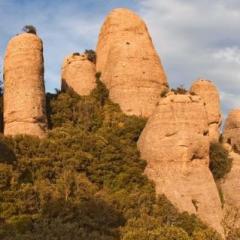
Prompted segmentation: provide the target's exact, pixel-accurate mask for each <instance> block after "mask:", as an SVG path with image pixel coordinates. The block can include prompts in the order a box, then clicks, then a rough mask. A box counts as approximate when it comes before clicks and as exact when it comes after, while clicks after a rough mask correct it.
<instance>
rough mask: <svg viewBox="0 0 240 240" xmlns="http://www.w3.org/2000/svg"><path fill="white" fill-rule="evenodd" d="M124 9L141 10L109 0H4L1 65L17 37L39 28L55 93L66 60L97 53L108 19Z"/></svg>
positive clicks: (0, 10) (0, 9) (131, 3)
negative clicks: (114, 10) (111, 13)
mask: <svg viewBox="0 0 240 240" xmlns="http://www.w3.org/2000/svg"><path fill="white" fill-rule="evenodd" d="M121 6H125V7H130V8H132V9H136V8H137V6H136V3H135V2H134V1H128V0H110V1H108V3H107V4H106V1H105V0H98V1H95V0H87V1H85V0H80V1H79V0H68V1H65V0H56V1H48V0H32V1H28V0H21V1H18V0H0V16H1V21H0V36H1V38H0V61H2V58H3V55H4V51H5V48H6V45H7V42H8V40H9V39H10V38H11V37H12V36H13V35H15V34H16V33H18V32H20V31H21V29H22V27H23V26H24V25H26V24H32V25H34V26H36V28H37V30H38V34H39V36H40V37H41V38H42V40H43V43H44V57H45V83H46V89H47V90H48V91H53V89H54V88H59V87H60V69H61V64H62V61H63V59H64V57H65V56H66V55H68V54H70V53H72V52H76V51H77V52H82V51H84V50H85V49H95V47H96V42H97V37H98V32H99V30H100V27H101V24H102V22H103V20H104V17H105V15H106V14H107V13H108V12H109V11H110V10H111V9H112V8H114V7H121ZM0 63H1V62H0ZM1 65H2V64H1Z"/></svg>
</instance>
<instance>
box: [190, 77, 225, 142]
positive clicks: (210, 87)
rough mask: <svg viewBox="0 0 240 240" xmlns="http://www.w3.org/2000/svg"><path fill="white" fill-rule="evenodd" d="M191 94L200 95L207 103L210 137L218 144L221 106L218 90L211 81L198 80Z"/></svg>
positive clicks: (193, 85)
mask: <svg viewBox="0 0 240 240" xmlns="http://www.w3.org/2000/svg"><path fill="white" fill-rule="evenodd" d="M190 91H191V92H193V93H195V94H197V95H199V96H200V97H201V98H202V100H203V101H204V102H205V107H206V110H207V115H208V125H209V137H210V141H211V142H217V141H218V140H219V136H220V130H219V128H220V125H221V106H220V96H219V92H218V89H217V88H216V86H215V85H214V84H213V82H211V81H209V80H203V79H201V80H197V81H195V82H194V83H193V84H192V87H191V89H190Z"/></svg>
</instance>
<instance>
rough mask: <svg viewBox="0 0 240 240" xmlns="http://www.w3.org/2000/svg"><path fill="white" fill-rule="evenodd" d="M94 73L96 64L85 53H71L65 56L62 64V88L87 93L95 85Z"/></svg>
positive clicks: (80, 93)
mask: <svg viewBox="0 0 240 240" xmlns="http://www.w3.org/2000/svg"><path fill="white" fill-rule="evenodd" d="M95 75H96V66H95V64H94V63H93V62H91V61H89V60H88V58H87V56H86V55H85V54H82V55H80V54H79V55H78V54H72V55H70V56H68V57H66V58H65V60H64V63H63V66H62V90H64V91H66V90H67V89H71V90H73V91H74V92H76V93H77V94H79V95H81V96H85V95H89V94H90V93H91V91H92V90H93V89H94V88H95V86H96V78H95Z"/></svg>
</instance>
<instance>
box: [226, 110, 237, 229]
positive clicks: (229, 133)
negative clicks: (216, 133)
mask: <svg viewBox="0 0 240 240" xmlns="http://www.w3.org/2000/svg"><path fill="white" fill-rule="evenodd" d="M223 140H224V142H225V143H226V144H225V145H226V146H227V147H228V150H229V152H230V157H231V158H232V168H231V171H230V172H229V173H228V174H227V176H226V177H224V179H222V181H221V188H222V192H223V197H224V202H225V205H224V208H225V210H226V211H227V212H229V211H235V212H236V211H238V213H239V216H238V219H237V221H235V220H234V223H235V224H236V225H237V226H238V227H240V181H239V178H240V154H239V153H240V109H234V110H232V111H231V112H230V113H229V115H228V117H227V119H226V122H225V125H224V131H223ZM235 216H236V215H235V213H234V214H233V217H234V218H235ZM231 221H233V220H231Z"/></svg>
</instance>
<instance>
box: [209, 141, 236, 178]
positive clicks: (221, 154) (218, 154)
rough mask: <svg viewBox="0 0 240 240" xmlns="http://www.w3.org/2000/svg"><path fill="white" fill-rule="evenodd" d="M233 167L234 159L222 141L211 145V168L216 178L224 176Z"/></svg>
mask: <svg viewBox="0 0 240 240" xmlns="http://www.w3.org/2000/svg"><path fill="white" fill-rule="evenodd" d="M231 167H232V159H231V158H230V157H229V154H228V151H227V150H226V149H225V148H224V147H223V145H222V144H221V143H212V144H211V146H210V170H211V172H212V174H213V176H214V178H215V179H220V178H223V177H224V176H225V175H226V174H227V173H228V172H229V171H230V170H231Z"/></svg>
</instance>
